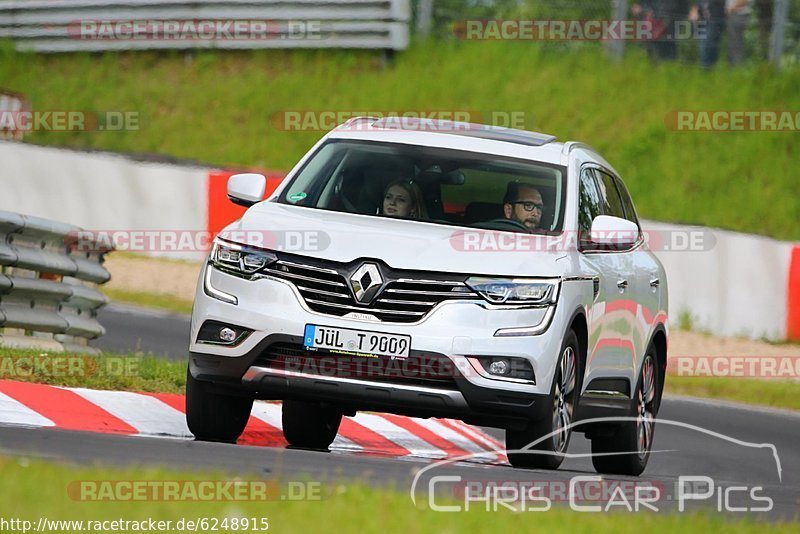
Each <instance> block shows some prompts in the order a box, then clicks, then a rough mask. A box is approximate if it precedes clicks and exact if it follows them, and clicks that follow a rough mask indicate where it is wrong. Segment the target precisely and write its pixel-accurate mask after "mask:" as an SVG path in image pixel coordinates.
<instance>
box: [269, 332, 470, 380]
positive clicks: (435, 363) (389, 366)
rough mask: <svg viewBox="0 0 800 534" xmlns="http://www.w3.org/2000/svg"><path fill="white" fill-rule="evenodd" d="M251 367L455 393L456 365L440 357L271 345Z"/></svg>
mask: <svg viewBox="0 0 800 534" xmlns="http://www.w3.org/2000/svg"><path fill="white" fill-rule="evenodd" d="M254 365H258V366H262V367H268V368H270V369H280V370H285V371H291V372H299V373H305V374H311V375H319V376H323V377H336V378H348V379H352V380H368V381H372V382H383V383H386V384H402V385H414V386H423V387H431V388H436V389H447V390H456V389H457V387H456V380H455V377H456V376H457V373H458V372H457V371H456V367H455V364H453V362H452V361H451V360H450V359H449V358H447V357H446V356H443V355H441V354H435V353H412V354H411V355H410V356H409V357H408V358H406V359H402V360H392V359H390V358H388V357H384V356H380V357H369V356H354V355H346V354H336V353H332V352H329V351H326V350H313V351H312V350H308V349H306V348H305V347H303V346H302V345H300V344H295V343H274V344H272V345H270V346H269V347H267V349H266V350H265V351H264V352H263V353H262V354H261V355H260V356H259V357H258V359H257V360H256V362H255V364H254Z"/></svg>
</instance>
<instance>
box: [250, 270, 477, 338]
mask: <svg viewBox="0 0 800 534" xmlns="http://www.w3.org/2000/svg"><path fill="white" fill-rule="evenodd" d="M318 263H320V262H318ZM262 272H263V273H265V274H269V275H271V276H274V277H276V278H281V279H283V280H286V281H288V282H291V283H292V284H294V285H295V287H297V289H298V290H299V291H300V294H301V295H302V297H303V300H305V302H306V304H308V307H309V308H311V309H312V310H314V311H317V312H320V313H325V314H327V315H335V316H339V317H341V316H343V315H346V314H348V313H351V312H357V313H368V314H371V315H374V316H375V317H377V318H378V319H380V320H381V321H386V322H395V323H413V322H415V321H419V320H420V319H422V318H423V317H424V316H425V315H426V314H427V313H428V312H429V311H430V310H431V309H432V308H433V307H434V306H436V305H437V304H439V303H440V302H442V301H445V300H464V299H476V298H478V295H477V294H476V293H475V292H474V291H472V290H471V289H470V288H469V287H467V285H466V284H464V282H463V281H460V280H437V279H435V278H436V277H433V276H429V277H427V278H421V277H420V278H416V277H415V276H413V275H412V276H408V277H407V276H405V275H404V276H402V277H397V278H396V279H390V280H388V281H387V282H386V284H385V285H384V287H383V289H382V291H381V292H380V293H379V294H378V296H377V298H376V299H374V300H373V302H371V303H369V304H361V303H359V302H357V301H356V299H355V298H354V297H353V293H352V291H351V290H350V287H349V284H348V282H347V278H346V277H345V275H344V274H343V272H347V268H346V266H342V267H340V270H337V269H334V268H332V267H326V266H324V265H321V264H311V263H306V262H304V261H301V260H291V261H290V260H286V259H281V260H279V261H277V262H275V263H273V264H272V265H270V266H269V267H267V268H265V269H263V270H262Z"/></svg>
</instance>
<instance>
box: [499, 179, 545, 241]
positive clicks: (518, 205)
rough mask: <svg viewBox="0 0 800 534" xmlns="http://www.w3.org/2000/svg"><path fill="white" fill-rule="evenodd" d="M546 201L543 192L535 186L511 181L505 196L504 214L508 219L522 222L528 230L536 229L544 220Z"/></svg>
mask: <svg viewBox="0 0 800 534" xmlns="http://www.w3.org/2000/svg"><path fill="white" fill-rule="evenodd" d="M543 211H544V203H543V202H542V194H541V193H539V190H538V189H536V187H535V186H533V185H531V184H526V183H520V182H511V183H509V184H508V188H507V189H506V196H505V197H504V198H503V214H504V215H505V218H506V219H511V220H514V221H517V222H520V223H522V224H524V225H525V226H527V227H528V230H531V231H533V230H536V229H537V228H538V227H539V223H540V222H541V220H542V212H543Z"/></svg>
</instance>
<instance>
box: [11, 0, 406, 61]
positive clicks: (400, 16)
mask: <svg viewBox="0 0 800 534" xmlns="http://www.w3.org/2000/svg"><path fill="white" fill-rule="evenodd" d="M410 19H411V6H410V0H291V1H290V0H194V1H187V0H117V1H111V0H22V1H20V0H0V38H11V39H13V40H14V42H15V46H16V47H17V49H19V50H30V51H36V52H76V51H106V50H143V49H192V48H221V49H254V48H373V49H382V50H392V51H394V50H403V49H405V48H407V47H408V40H409V23H410ZM231 20H234V21H245V22H246V21H261V22H264V21H269V22H270V27H269V31H268V34H269V37H267V38H260V39H253V38H244V39H237V38H231V39H227V38H220V39H216V38H208V39H191V38H185V39H179V38H175V39H172V38H163V37H160V38H149V39H147V38H142V39H134V38H124V37H121V36H120V35H117V36H116V38H90V37H91V36H86V35H85V34H81V30H80V28H81V26H80V24H81V21H84V22H85V21H95V22H99V21H107V22H111V23H120V22H132V21H140V22H145V23H147V22H155V21H159V22H163V21H171V22H175V21H177V22H185V23H191V22H198V21H203V22H209V21H231ZM312 25H313V31H312V30H311V28H312ZM298 27H300V28H301V30H297V28H298ZM101 35H102V33H101ZM215 35H216V34H215ZM106 37H108V36H106Z"/></svg>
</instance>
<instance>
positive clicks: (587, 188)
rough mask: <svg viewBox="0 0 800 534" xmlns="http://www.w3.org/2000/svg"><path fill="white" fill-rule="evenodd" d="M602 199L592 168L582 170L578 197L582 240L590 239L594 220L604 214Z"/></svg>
mask: <svg viewBox="0 0 800 534" xmlns="http://www.w3.org/2000/svg"><path fill="white" fill-rule="evenodd" d="M602 214H603V211H602V200H601V197H600V191H598V189H597V183H596V182H595V179H594V174H593V173H592V171H591V169H583V170H582V171H581V185H580V193H579V198H578V228H579V230H580V235H581V241H584V239H587V240H588V237H589V232H590V231H591V229H592V221H593V220H594V218H595V217H597V216H598V215H602Z"/></svg>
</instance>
